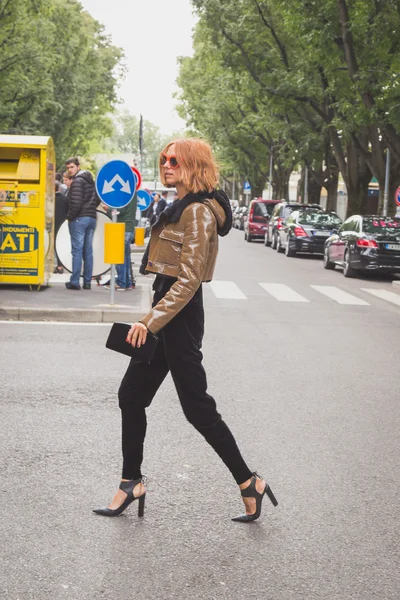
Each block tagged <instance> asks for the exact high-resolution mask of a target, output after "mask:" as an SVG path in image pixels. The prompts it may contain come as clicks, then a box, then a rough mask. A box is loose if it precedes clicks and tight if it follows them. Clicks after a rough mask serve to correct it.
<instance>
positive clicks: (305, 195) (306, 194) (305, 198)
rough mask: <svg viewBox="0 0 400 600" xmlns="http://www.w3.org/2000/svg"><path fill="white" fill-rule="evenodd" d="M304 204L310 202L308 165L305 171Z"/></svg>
mask: <svg viewBox="0 0 400 600" xmlns="http://www.w3.org/2000/svg"><path fill="white" fill-rule="evenodd" d="M304 204H308V167H306V168H305V171H304Z"/></svg>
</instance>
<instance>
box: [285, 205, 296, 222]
mask: <svg viewBox="0 0 400 600" xmlns="http://www.w3.org/2000/svg"><path fill="white" fill-rule="evenodd" d="M295 208H296V207H295V206H285V207H284V209H283V218H284V219H287V217H288V216H289V215H291V214H292V212H293V211H294V210H295Z"/></svg>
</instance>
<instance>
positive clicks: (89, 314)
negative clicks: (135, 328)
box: [0, 306, 148, 323]
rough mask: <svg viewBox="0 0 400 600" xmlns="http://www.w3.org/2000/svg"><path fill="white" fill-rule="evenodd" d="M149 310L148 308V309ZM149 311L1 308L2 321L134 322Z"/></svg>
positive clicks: (0, 316) (0, 318)
mask: <svg viewBox="0 0 400 600" xmlns="http://www.w3.org/2000/svg"><path fill="white" fill-rule="evenodd" d="M147 310H148V309H147ZM146 312H147V311H143V310H140V311H138V309H137V308H135V309H134V310H121V309H118V308H115V309H112V308H109V309H105V310H98V309H95V308H81V309H75V308H33V307H25V306H21V307H19V308H15V307H14V306H3V307H1V308H0V320H1V321H64V322H70V323H114V322H116V321H123V322H126V323H134V322H135V321H138V320H139V319H141V318H142V317H143V315H144V314H145V313H146Z"/></svg>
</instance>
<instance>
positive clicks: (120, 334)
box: [106, 323, 158, 362]
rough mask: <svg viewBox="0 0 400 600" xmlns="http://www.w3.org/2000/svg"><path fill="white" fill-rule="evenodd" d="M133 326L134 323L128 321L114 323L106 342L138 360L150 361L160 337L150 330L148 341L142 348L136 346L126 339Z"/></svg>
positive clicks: (111, 348) (110, 347) (110, 348)
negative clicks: (130, 323)
mask: <svg viewBox="0 0 400 600" xmlns="http://www.w3.org/2000/svg"><path fill="white" fill-rule="evenodd" d="M131 327H132V325H129V324H128V323H114V324H113V326H112V327H111V331H110V335H109V336H108V340H107V342H106V348H108V349H109V350H115V352H120V353H121V354H126V356H130V357H131V358H136V360H137V361H138V362H150V361H151V359H152V358H153V356H154V353H155V351H156V348H157V343H158V337H157V336H156V335H154V333H151V331H148V332H147V338H146V343H145V344H143V345H142V346H140V348H134V347H133V346H131V344H129V343H128V342H127V341H126V336H127V335H128V331H129V330H130V328H131Z"/></svg>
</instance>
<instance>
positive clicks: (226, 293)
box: [210, 281, 247, 300]
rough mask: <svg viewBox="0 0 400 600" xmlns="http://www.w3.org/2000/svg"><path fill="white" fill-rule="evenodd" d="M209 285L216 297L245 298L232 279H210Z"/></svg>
mask: <svg viewBox="0 0 400 600" xmlns="http://www.w3.org/2000/svg"><path fill="white" fill-rule="evenodd" d="M210 286H211V289H212V291H213V292H214V294H215V296H216V297H217V298H225V299H230V300H247V298H246V296H245V295H244V294H243V292H242V291H241V290H240V289H239V288H238V286H237V285H236V283H234V282H233V281H211V282H210Z"/></svg>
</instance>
